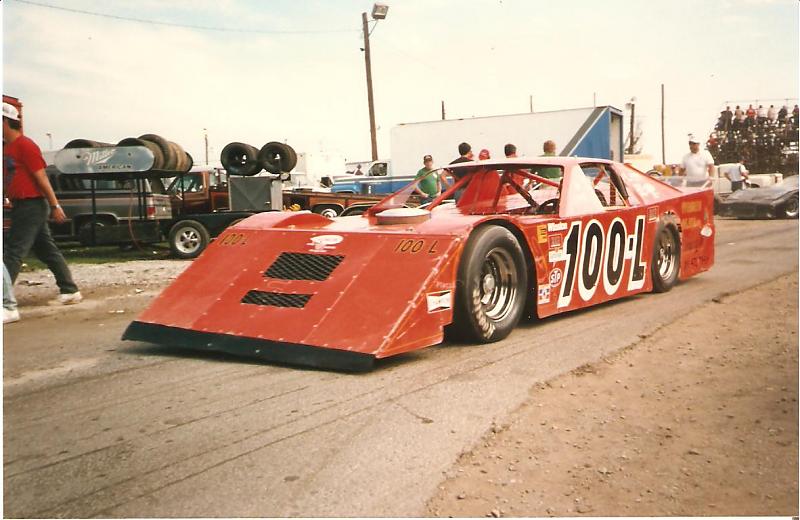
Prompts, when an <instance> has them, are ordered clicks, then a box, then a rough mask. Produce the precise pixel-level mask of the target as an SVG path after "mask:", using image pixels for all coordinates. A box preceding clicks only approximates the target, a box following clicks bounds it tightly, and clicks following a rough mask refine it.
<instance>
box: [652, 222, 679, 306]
mask: <svg viewBox="0 0 800 520" xmlns="http://www.w3.org/2000/svg"><path fill="white" fill-rule="evenodd" d="M680 270H681V241H680V239H679V237H678V231H677V229H676V228H675V226H673V225H670V224H664V223H661V224H659V225H658V231H657V232H656V238H655V242H654V243H653V259H652V261H651V262H650V273H651V275H652V277H653V292H657V293H663V292H667V291H669V290H670V289H672V288H673V287H674V286H675V284H676V283H678V274H679V273H680Z"/></svg>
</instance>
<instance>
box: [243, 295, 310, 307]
mask: <svg viewBox="0 0 800 520" xmlns="http://www.w3.org/2000/svg"><path fill="white" fill-rule="evenodd" d="M310 299H311V295H310V294H285V293H274V292H264V291H248V292H247V294H245V295H244V297H243V298H242V303H249V304H251V305H266V306H269V307H293V308H295V309H302V308H303V307H305V306H306V304H307V303H308V300H310Z"/></svg>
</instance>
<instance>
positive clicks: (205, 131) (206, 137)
mask: <svg viewBox="0 0 800 520" xmlns="http://www.w3.org/2000/svg"><path fill="white" fill-rule="evenodd" d="M203 138H204V139H205V141H206V166H208V129H207V128H203Z"/></svg>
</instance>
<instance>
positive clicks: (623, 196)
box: [580, 163, 628, 208]
mask: <svg viewBox="0 0 800 520" xmlns="http://www.w3.org/2000/svg"><path fill="white" fill-rule="evenodd" d="M580 167H581V170H582V171H583V174H584V175H586V177H588V178H589V179H591V181H592V185H593V187H594V193H595V195H596V196H597V199H598V200H599V201H600V204H602V205H603V207H604V208H608V207H620V206H627V205H628V200H627V199H628V192H627V190H626V188H625V186H624V184H623V182H622V179H621V178H620V177H619V175H617V174H616V172H614V170H613V169H612V167H611V165H609V164H605V163H583V164H581V165H580Z"/></svg>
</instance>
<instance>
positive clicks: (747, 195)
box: [727, 181, 797, 202]
mask: <svg viewBox="0 0 800 520" xmlns="http://www.w3.org/2000/svg"><path fill="white" fill-rule="evenodd" d="M792 192H795V193H796V192H797V183H794V185H792V184H791V183H789V182H787V181H784V182H781V183H779V184H775V185H773V186H767V187H764V188H749V189H746V190H738V191H735V192H733V193H731V195H730V196H729V197H728V199H727V201H728V202H773V201H777V200H778V199H780V198H782V197H784V196H786V195H788V194H790V193H792Z"/></svg>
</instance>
